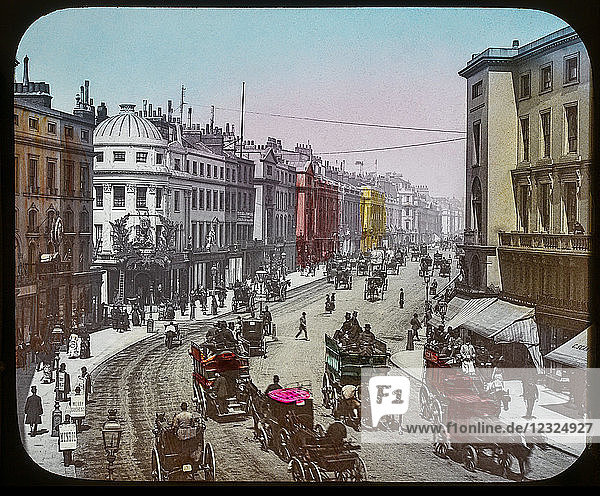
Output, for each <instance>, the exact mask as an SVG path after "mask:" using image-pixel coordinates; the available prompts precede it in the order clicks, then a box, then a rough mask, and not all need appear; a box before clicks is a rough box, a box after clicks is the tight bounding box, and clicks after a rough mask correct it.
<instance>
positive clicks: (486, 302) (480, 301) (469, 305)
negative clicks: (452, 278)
mask: <svg viewBox="0 0 600 496" xmlns="http://www.w3.org/2000/svg"><path fill="white" fill-rule="evenodd" d="M497 299H498V298H473V299H471V300H467V302H466V303H465V304H464V305H463V306H462V308H461V309H460V311H459V312H458V313H457V314H456V315H455V316H454V317H452V318H451V319H450V320H447V321H446V325H447V326H448V327H452V328H453V329H456V328H457V327H460V326H462V325H463V324H464V323H465V322H468V321H469V320H470V319H471V318H473V317H474V316H475V315H477V314H478V313H479V312H482V311H483V310H485V309H486V308H487V307H489V306H490V305H491V304H492V303H494V301H496V300H497Z"/></svg>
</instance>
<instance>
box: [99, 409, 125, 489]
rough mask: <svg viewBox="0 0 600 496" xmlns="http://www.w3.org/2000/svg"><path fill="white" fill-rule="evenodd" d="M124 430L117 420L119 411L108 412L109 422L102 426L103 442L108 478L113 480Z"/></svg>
mask: <svg viewBox="0 0 600 496" xmlns="http://www.w3.org/2000/svg"><path fill="white" fill-rule="evenodd" d="M122 433H123V428H122V427H121V424H120V423H119V421H118V420H117V410H115V409H111V410H109V411H108V420H107V421H106V422H104V425H103V426H102V442H103V443H104V451H106V461H108V478H109V479H110V480H114V479H113V470H114V469H113V463H114V462H115V460H116V459H117V457H116V455H117V452H118V451H119V445H120V444H121V434H122Z"/></svg>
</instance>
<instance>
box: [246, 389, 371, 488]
mask: <svg viewBox="0 0 600 496" xmlns="http://www.w3.org/2000/svg"><path fill="white" fill-rule="evenodd" d="M251 391H252V394H251V398H252V416H253V419H254V435H255V437H256V438H257V439H258V440H259V441H260V445H261V448H262V449H263V450H264V451H268V450H273V451H275V452H276V453H277V454H278V455H279V457H280V458H281V459H282V460H284V461H285V462H288V463H289V466H290V468H291V472H292V477H293V479H294V480H295V481H298V482H304V481H314V482H321V481H323V480H336V481H344V480H354V481H361V480H366V468H365V464H364V462H363V461H362V459H361V458H360V457H359V456H358V453H357V450H358V449H360V446H358V445H356V444H353V443H350V442H348V441H346V434H347V433H346V428H345V427H344V425H343V424H341V423H340V422H334V423H333V424H331V425H330V426H329V428H328V429H327V431H325V430H324V429H323V427H322V426H321V425H319V424H315V423H314V410H313V398H312V395H311V394H310V391H308V390H307V389H306V388H304V387H286V388H281V389H275V390H272V391H269V392H268V393H262V392H261V391H259V390H258V389H257V388H256V387H255V386H253V385H252V387H251Z"/></svg>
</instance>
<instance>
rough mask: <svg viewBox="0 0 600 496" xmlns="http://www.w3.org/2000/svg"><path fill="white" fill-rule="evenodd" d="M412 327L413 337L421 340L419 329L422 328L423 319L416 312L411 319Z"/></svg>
mask: <svg viewBox="0 0 600 496" xmlns="http://www.w3.org/2000/svg"><path fill="white" fill-rule="evenodd" d="M410 327H411V328H412V331H413V337H414V339H416V340H417V341H421V339H420V338H419V329H421V321H420V320H419V316H418V315H417V314H416V313H415V314H413V318H412V319H411V321H410Z"/></svg>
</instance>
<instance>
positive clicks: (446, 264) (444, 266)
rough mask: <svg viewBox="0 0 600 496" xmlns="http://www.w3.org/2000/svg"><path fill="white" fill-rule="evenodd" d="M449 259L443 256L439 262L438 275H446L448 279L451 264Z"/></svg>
mask: <svg viewBox="0 0 600 496" xmlns="http://www.w3.org/2000/svg"><path fill="white" fill-rule="evenodd" d="M451 263H452V262H450V260H448V259H447V258H443V259H442V261H441V262H440V277H447V278H448V279H450V275H451V272H452V266H451Z"/></svg>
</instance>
